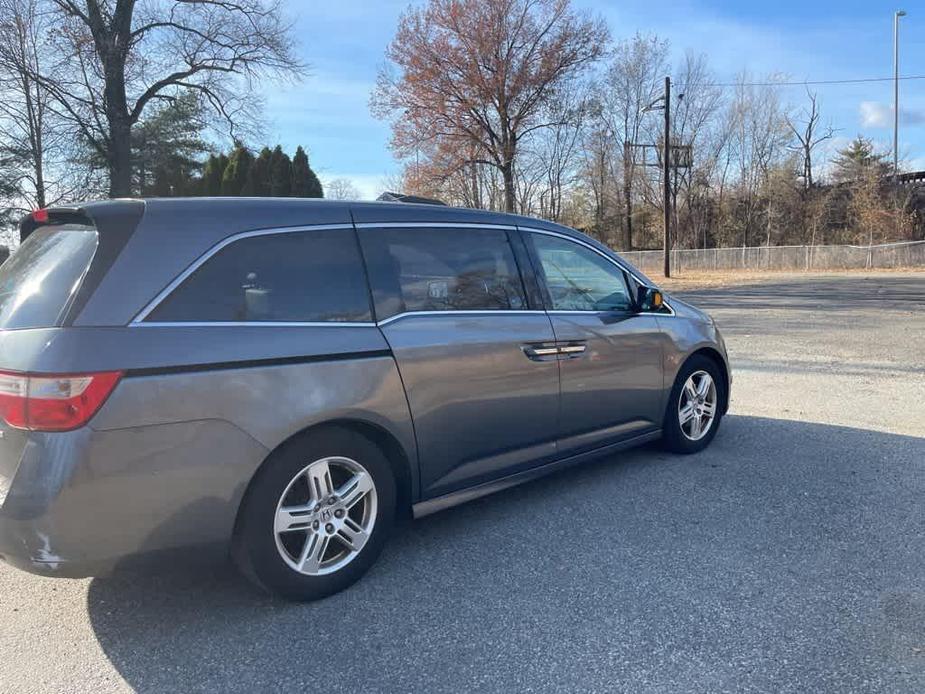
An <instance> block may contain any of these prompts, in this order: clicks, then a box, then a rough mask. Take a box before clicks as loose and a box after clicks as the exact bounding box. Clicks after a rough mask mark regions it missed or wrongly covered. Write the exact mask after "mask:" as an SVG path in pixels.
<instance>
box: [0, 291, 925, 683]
mask: <svg viewBox="0 0 925 694" xmlns="http://www.w3.org/2000/svg"><path fill="white" fill-rule="evenodd" d="M685 298H686V299H687V300H689V301H692V302H693V303H695V304H697V305H700V306H702V307H704V308H707V309H708V310H710V311H711V312H713V313H714V315H715V316H716V318H717V320H718V321H719V323H720V325H721V326H722V328H723V330H724V333H725V335H726V338H727V342H728V346H729V349H730V353H731V358H732V361H733V366H734V370H735V383H734V387H733V394H734V395H733V402H732V409H731V413H730V415H729V416H728V417H727V418H726V419H725V420H724V421H723V426H722V429H721V431H720V433H719V435H718V436H717V438H716V440H715V442H714V444H713V446H712V447H711V448H710V449H708V450H707V451H706V452H704V453H701V454H699V455H697V456H693V457H687V458H680V457H673V456H669V455H665V454H663V453H661V452H660V451H659V450H658V449H657V448H655V447H648V448H643V449H641V450H637V451H633V452H629V453H624V454H621V455H620V456H619V457H616V458H613V459H610V460H604V461H601V462H598V463H593V464H590V465H587V466H584V467H582V468H578V469H575V470H573V471H570V472H566V473H562V474H558V475H555V476H552V477H548V478H546V479H544V480H541V481H538V482H535V483H532V484H529V485H526V486H522V487H519V488H517V489H514V490H511V491H508V492H506V493H503V494H500V495H496V496H493V497H489V498H486V499H482V500H479V501H476V502H473V503H470V504H468V505H465V506H462V507H459V508H456V509H452V510H449V511H446V512H444V513H441V514H438V515H436V516H432V517H429V518H426V519H423V520H421V521H417V522H414V523H412V524H410V526H409V527H407V528H405V529H403V531H402V532H401V534H400V535H399V536H398V537H396V539H395V540H394V541H393V542H392V543H391V544H390V546H389V548H388V549H387V550H386V553H385V555H384V556H383V557H382V560H381V561H380V562H379V564H378V565H377V566H376V567H375V568H374V569H373V571H372V572H371V573H370V574H369V576H368V577H367V578H366V579H365V580H363V581H362V582H361V583H359V584H358V585H357V586H355V587H354V588H352V589H351V590H349V591H347V592H345V593H343V594H341V595H338V596H335V597H333V598H331V599H329V600H326V601H324V602H322V603H318V604H314V605H290V604H285V603H282V602H279V601H274V600H271V599H269V598H266V597H263V596H261V595H258V594H255V593H253V592H252V591H251V590H250V588H249V587H248V586H247V585H246V584H245V583H243V582H242V581H241V580H239V579H238V578H237V577H236V576H235V574H234V573H233V570H232V569H231V568H230V567H229V566H227V565H225V564H220V565H214V564H212V565H207V566H201V567H198V568H195V569H189V568H186V569H184V568H181V567H171V566H164V567H162V568H161V569H159V570H157V571H152V572H148V573H124V574H121V575H118V576H115V577H112V578H107V579H95V580H85V581H54V580H47V579H41V578H36V577H33V576H29V575H26V574H22V573H18V572H16V571H14V570H12V569H9V568H6V567H0V653H2V654H3V657H2V658H0V692H4V693H6V692H19V691H24V692H26V691H42V692H44V691H60V692H74V691H81V692H88V691H122V690H127V689H135V690H137V691H141V692H149V691H222V692H229V691H248V692H253V691H263V690H269V689H277V688H283V687H286V688H297V687H298V688H302V687H305V688H309V689H312V690H326V691H338V690H340V691H351V692H353V691H389V692H395V691H426V692H440V691H447V692H460V691H473V690H480V691H502V690H503V691H505V692H508V691H524V692H527V691H536V692H548V691H616V692H619V691H625V692H634V693H635V692H666V693H667V692H671V693H672V694H674V693H677V692H775V693H778V692H839V693H846V692H865V693H866V692H923V691H925V351H923V349H925V274H921V273H920V274H910V275H903V274H877V275H872V276H870V277H861V276H850V275H846V276H824V277H801V278H787V279H785V280H774V281H770V282H766V283H762V284H758V285H755V284H751V285H747V286H741V287H727V288H723V289H709V290H702V291H695V292H689V293H687V294H685Z"/></svg>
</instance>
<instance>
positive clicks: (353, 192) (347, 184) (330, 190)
mask: <svg viewBox="0 0 925 694" xmlns="http://www.w3.org/2000/svg"><path fill="white" fill-rule="evenodd" d="M324 196H325V197H326V198H327V199H328V200H359V199H360V191H359V189H358V188H357V187H356V186H355V185H353V181H351V180H349V179H347V178H335V179H334V180H332V181H328V182H327V183H326V184H325V186H324Z"/></svg>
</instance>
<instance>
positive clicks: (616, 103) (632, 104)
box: [598, 34, 669, 250]
mask: <svg viewBox="0 0 925 694" xmlns="http://www.w3.org/2000/svg"><path fill="white" fill-rule="evenodd" d="M668 49H669V44H668V42H667V41H665V40H663V39H659V38H658V37H657V36H643V35H641V34H636V36H634V37H633V38H632V39H630V40H627V41H623V42H621V43H620V44H618V45H617V47H616V49H615V50H614V57H613V60H612V61H611V63H610V65H609V66H608V68H607V71H606V73H605V76H604V80H603V82H602V84H601V85H600V88H599V92H598V98H599V99H600V102H601V104H602V106H603V110H602V117H603V119H604V122H605V123H606V124H607V135H608V136H610V137H612V138H613V139H614V141H615V145H616V147H617V148H618V151H619V152H621V153H622V157H621V160H622V162H623V171H624V173H623V203H624V214H625V223H624V227H623V233H624V238H623V248H624V249H625V250H632V249H633V183H634V181H635V180H636V167H637V165H639V164H640V163H642V164H645V162H641V161H640V160H639V155H638V153H637V152H638V150H637V149H636V148H635V147H633V146H632V145H633V144H640V140H645V141H647V142H650V143H654V142H657V138H656V136H655V134H654V132H653V131H652V130H651V128H653V127H655V119H654V118H652V117H651V116H650V115H648V113H649V107H651V106H653V105H654V103H655V101H656V100H657V99H658V98H659V96H661V94H662V91H663V88H662V83H663V82H662V81H663V79H664V77H665V75H666V74H667V73H668ZM643 144H644V143H643Z"/></svg>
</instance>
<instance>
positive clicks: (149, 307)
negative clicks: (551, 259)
mask: <svg viewBox="0 0 925 694" xmlns="http://www.w3.org/2000/svg"><path fill="white" fill-rule="evenodd" d="M421 228H430V229H459V228H463V229H497V230H503V231H506V232H507V233H508V244H509V245H510V246H511V250H512V252H513V254H514V262H515V264H516V265H517V270H518V272H519V274H520V279H521V282H522V283H523V284H524V290H525V291H526V293H527V301H528V304H530V305H531V306H532V304H533V303H534V298H533V297H532V296H531V293H530V291H529V284H530V281H531V280H532V281H534V282H536V283H537V285H539V286H540V291H541V292H543V293H545V286H544V285H543V284H541V283H540V276H539V274H538V273H537V271H536V268H535V267H524V266H523V262H522V258H520V257H519V256H518V253H517V248H516V247H515V246H514V243H513V240H512V238H511V236H510V235H511V234H512V233H513V234H519V236H520V238H521V241H522V242H523V243H524V245H525V246H526V250H527V254H528V256H530V257H529V258H528V259H529V260H530V261H531V263H535V261H534V258H533V254H534V253H535V250H534V248H533V244H532V243H527V241H526V239H524V238H523V235H524V234H525V233H527V234H529V233H535V234H545V235H547V236H556V237H558V238H561V239H565V240H566V241H571V242H573V243H577V244H578V245H580V246H583V247H585V248H587V249H589V250H591V251H593V252H595V253H597V254H598V255H599V256H601V257H602V258H604V259H605V260H607V261H609V262H610V263H611V264H613V265H614V266H615V267H617V268H618V269H619V270H621V271H623V272H625V273H627V274H629V275H630V276H632V277H633V279H634V280H635V281H636V282H638V283H639V284H641V285H644V286H649V283H648V282H646V281H644V280H643V279H642V278H640V277H639V276H638V275H636V273H634V272H633V271H632V270H631V269H630V268H628V267H626V266H625V265H623V264H622V263H620V262H619V261H617V260H615V259H614V258H612V257H611V256H609V255H607V254H606V253H603V252H601V250H600V249H598V248H595V247H594V246H593V245H591V244H589V243H586V242H584V241H582V240H581V239H579V238H576V237H574V236H570V235H568V234H563V233H560V232H557V231H551V230H549V229H539V228H537V227H530V226H518V225H515V224H496V223H485V224H482V223H478V222H420V221H417V222H362V223H360V224H314V225H312V224H309V225H302V226H294V227H273V228H268V229H253V230H250V231H242V232H239V233H236V234H232V235H231V236H228V237H226V238H224V239H222V240H221V241H219V242H218V243H216V244H215V245H213V246H211V247H210V248H209V249H207V250H206V251H205V252H204V253H203V254H202V255H201V256H199V257H198V258H197V259H196V260H194V261H193V262H192V263H190V265H189V266H187V268H186V269H185V270H183V271H182V272H181V273H180V274H179V275H177V276H176V277H175V278H174V279H173V280H171V282H170V283H169V284H168V285H167V286H166V287H164V289H162V290H161V291H160V292H158V294H157V295H156V296H155V297H154V298H153V299H151V301H149V302H148V303H147V304H146V305H145V306H144V308H142V309H141V310H140V311H139V312H138V313H137V314H136V315H135V316H134V318H132V320H131V321H130V322H129V324H128V325H129V327H133V328H139V327H141V328H202V327H214V328H227V327H262V328H286V327H291V328H296V327H300V328H304V327H317V328H361V327H366V328H368V327H377V326H383V325H388V324H389V323H392V322H394V321H397V320H399V319H402V318H406V317H408V316H429V315H439V316H454V315H455V316H461V315H470V316H471V315H523V314H528V315H529V314H546V313H548V314H569V313H571V314H587V313H600V311H577V310H555V309H547V310H544V309H543V308H532V307H531V308H527V309H510V310H479V309H471V310H461V309H454V310H452V311H403V312H402V313H398V314H396V315H394V316H389V317H388V318H385V319H383V320H368V321H150V322H145V318H146V317H147V316H148V315H150V314H151V313H152V312H153V311H154V310H155V309H156V308H157V307H158V305H160V304H161V302H163V301H164V300H165V299H166V298H167V297H168V296H169V295H170V294H171V293H172V292H173V291H174V290H175V289H176V288H177V287H178V286H180V284H182V283H183V281H184V280H186V279H187V278H188V277H189V276H190V275H192V274H193V273H194V272H196V270H198V269H199V268H200V267H202V265H203V264H205V263H206V262H207V261H208V260H209V259H211V258H212V257H213V256H214V255H215V254H216V253H218V252H219V251H221V250H222V249H223V248H225V247H227V246H229V245H231V244H232V243H234V242H235V241H240V240H242V239H248V238H253V237H257V236H272V235H275V234H295V233H299V232H305V231H336V230H341V229H342V230H354V231H356V230H359V229H421ZM361 251H362V249H361ZM361 256H362V257H363V265H364V280H365V281H366V283H367V286H368V287H369V286H370V284H369V281H368V277H367V276H366V274H365V265H366V259H365V255H363V254H362V253H361ZM664 305H665V306H666V307H667V308H668V311H669V313H667V314H665V313H662V314H658V315H661V316H663V317H664V316H673V315H675V312H674V310H673V309H672V308H671V306H670V305H669V304H668V303H667V302H666V303H665V304H664ZM370 306H371V315H373V316H375V313H374V311H375V307H374V306H372V303H371V304H370Z"/></svg>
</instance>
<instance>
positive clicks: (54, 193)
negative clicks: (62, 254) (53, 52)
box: [0, 0, 90, 212]
mask: <svg viewBox="0 0 925 694" xmlns="http://www.w3.org/2000/svg"><path fill="white" fill-rule="evenodd" d="M50 19H51V18H50V17H49V16H48V13H47V12H43V11H42V9H41V7H40V0H0V157H2V159H3V161H4V163H5V165H6V167H7V170H8V171H10V173H11V174H12V175H11V176H10V177H8V178H7V182H8V185H10V186H12V191H11V192H10V193H9V202H10V209H11V210H16V211H19V212H22V211H25V210H28V209H35V208H42V207H46V206H48V205H53V204H55V203H56V202H58V201H59V200H61V199H62V198H65V197H68V198H74V197H80V194H81V193H82V192H84V191H86V189H87V187H88V180H87V176H88V175H89V173H90V172H89V167H87V166H81V165H79V164H78V163H77V162H75V161H72V160H73V159H74V158H75V157H76V156H77V155H78V152H77V151H76V150H77V148H76V147H75V146H74V137H73V131H72V130H71V129H70V128H68V127H66V123H64V122H63V121H62V119H61V118H60V117H59V116H58V115H57V114H56V113H55V112H54V109H53V108H52V104H51V96H50V94H49V92H48V91H47V90H46V89H45V88H44V86H43V85H42V84H41V83H40V82H39V81H38V80H37V79H36V78H35V77H34V75H35V74H37V73H40V72H41V71H42V69H43V67H44V66H45V61H46V60H47V55H48V51H49V38H48V37H49V36H50V35H51V34H52V31H53V26H52V23H51V21H50Z"/></svg>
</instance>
